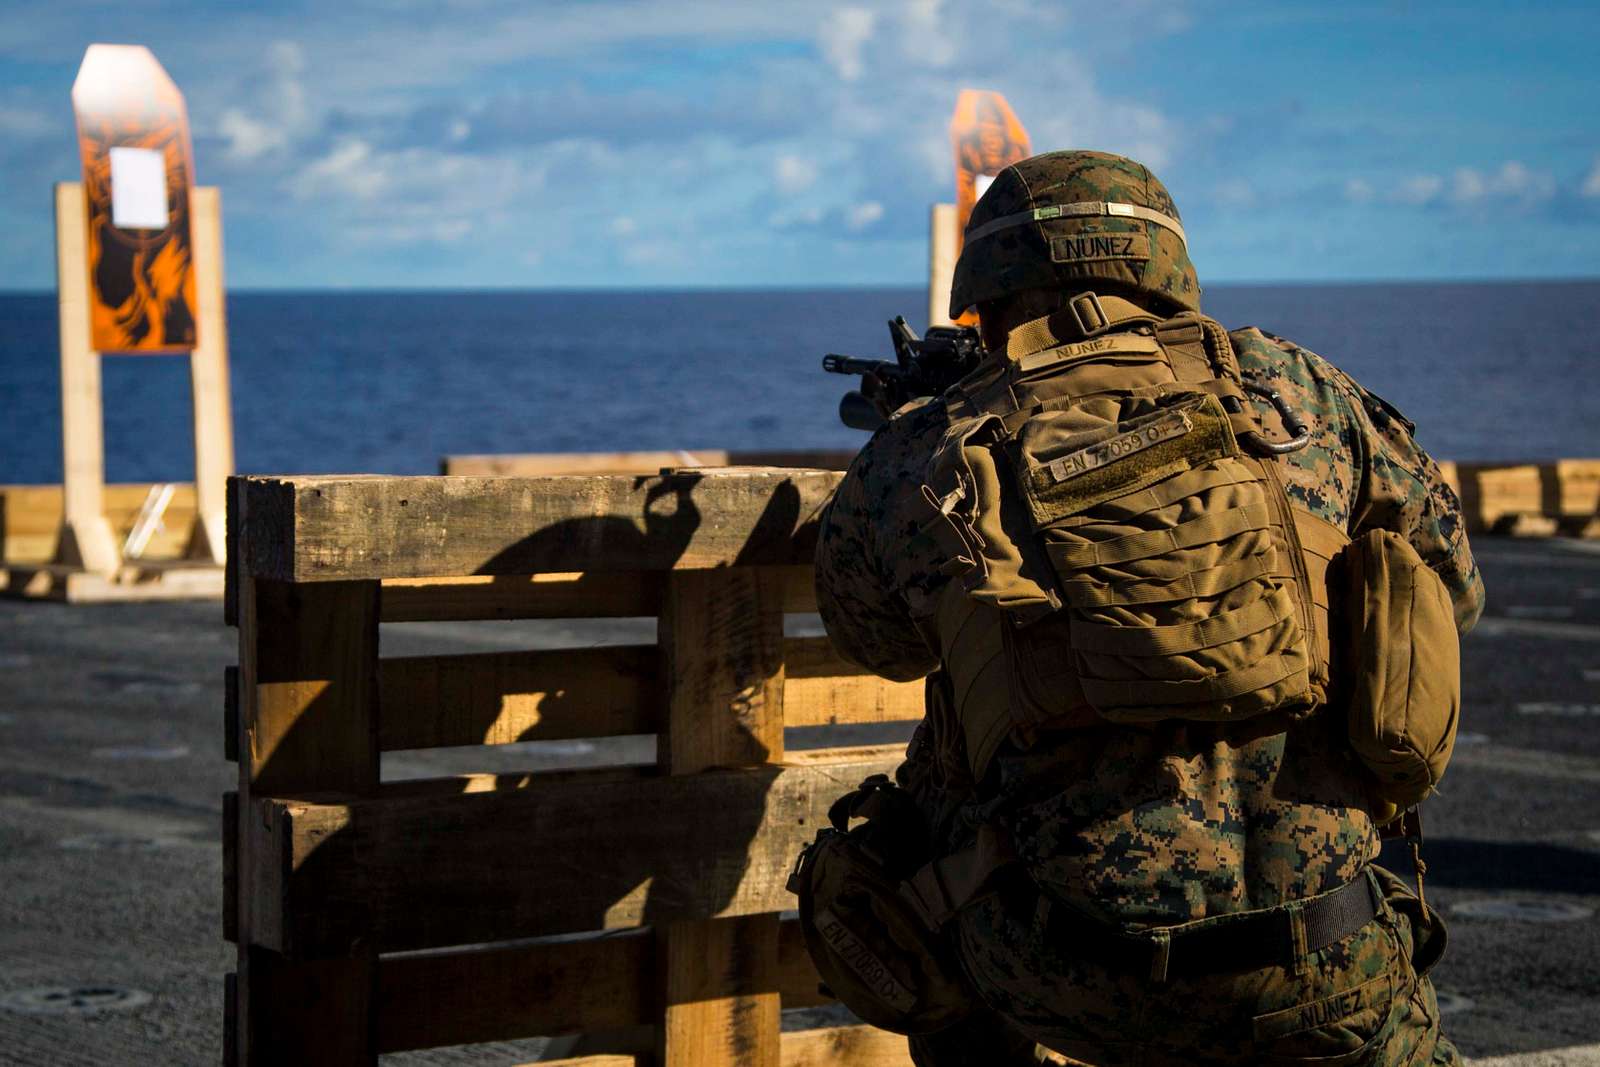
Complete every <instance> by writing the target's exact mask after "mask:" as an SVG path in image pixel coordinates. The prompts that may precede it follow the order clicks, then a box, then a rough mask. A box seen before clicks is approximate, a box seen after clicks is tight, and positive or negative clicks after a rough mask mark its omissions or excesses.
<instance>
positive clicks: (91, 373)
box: [55, 182, 122, 577]
mask: <svg viewBox="0 0 1600 1067" xmlns="http://www.w3.org/2000/svg"><path fill="white" fill-rule="evenodd" d="M55 192H56V297H57V301H58V311H59V315H60V329H61V462H62V478H61V487H62V489H61V491H62V513H61V537H60V540H59V542H58V543H57V546H56V562H58V563H65V564H68V565H70V566H73V567H81V568H82V569H84V570H86V571H92V572H94V573H96V574H102V575H105V576H106V577H110V576H112V575H114V574H115V573H116V572H117V569H118V568H119V567H120V566H121V564H122V556H121V553H120V552H119V551H118V550H117V539H116V536H115V535H114V534H113V533H112V532H111V523H110V522H109V521H108V520H107V519H106V514H105V487H106V484H105V483H106V467H105V437H104V428H103V426H102V422H101V399H100V354H99V353H98V352H95V351H94V350H93V349H91V348H90V347H89V268H88V255H89V237H88V231H87V229H86V227H87V225H88V223H87V219H86V214H85V208H84V201H83V195H84V194H83V184H82V183H81V182H58V183H56V189H55Z"/></svg>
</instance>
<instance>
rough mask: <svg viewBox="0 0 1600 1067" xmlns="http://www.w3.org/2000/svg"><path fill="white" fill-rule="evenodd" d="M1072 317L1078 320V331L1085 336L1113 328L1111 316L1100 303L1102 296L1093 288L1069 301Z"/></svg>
mask: <svg viewBox="0 0 1600 1067" xmlns="http://www.w3.org/2000/svg"><path fill="white" fill-rule="evenodd" d="M1067 307H1068V308H1069V309H1070V310H1071V311H1072V317H1073V318H1074V319H1075V320H1076V321H1077V324H1078V332H1079V333H1081V334H1083V336H1084V337H1093V336H1095V335H1096V334H1102V333H1105V332H1106V331H1107V330H1109V329H1110V328H1111V316H1109V315H1107V314H1106V309H1105V308H1104V307H1102V306H1101V304H1100V297H1099V296H1098V295H1097V294H1096V293H1095V292H1094V291H1093V290H1092V289H1091V290H1090V291H1088V292H1086V293H1079V294H1078V295H1077V296H1075V297H1073V298H1072V299H1071V300H1069V301H1067Z"/></svg>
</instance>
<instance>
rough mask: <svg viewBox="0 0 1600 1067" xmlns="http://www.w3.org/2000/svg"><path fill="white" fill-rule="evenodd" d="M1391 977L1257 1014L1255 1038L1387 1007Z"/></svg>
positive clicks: (1318, 1026) (1329, 1023)
mask: <svg viewBox="0 0 1600 1067" xmlns="http://www.w3.org/2000/svg"><path fill="white" fill-rule="evenodd" d="M1392 985H1393V976H1391V975H1387V974H1385V975H1382V976H1380V977H1378V978H1374V979H1372V981H1370V982H1366V983H1364V984H1362V985H1358V986H1356V987H1355V988H1354V989H1346V990H1342V991H1340V992H1338V993H1334V994H1333V995H1331V996H1326V997H1323V998H1322V999H1321V1000H1313V1001H1310V1002H1308V1003H1305V1004H1296V1005H1295V1006H1294V1007H1292V1008H1284V1009H1283V1010H1282V1011H1275V1012H1271V1013H1269V1014H1266V1015H1257V1016H1256V1018H1255V1036H1256V1040H1257V1041H1268V1040H1271V1039H1272V1038H1275V1037H1285V1036H1287V1035H1289V1034H1297V1033H1300V1032H1302V1031H1305V1030H1321V1029H1323V1028H1324V1027H1328V1026H1333V1025H1335V1024H1336V1023H1342V1022H1344V1021H1346V1020H1348V1019H1352V1018H1354V1017H1355V1016H1357V1015H1359V1014H1361V1013H1362V1012H1364V1011H1375V1010H1377V1009H1380V1008H1386V1007H1387V1006H1388V1004H1389V1000H1390V998H1391V997H1392V996H1393V989H1392Z"/></svg>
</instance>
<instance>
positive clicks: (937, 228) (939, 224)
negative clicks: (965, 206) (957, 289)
mask: <svg viewBox="0 0 1600 1067" xmlns="http://www.w3.org/2000/svg"><path fill="white" fill-rule="evenodd" d="M960 254H961V224H960V222H958V221H957V215H956V206H955V205H954V204H935V205H933V209H932V211H931V212H930V213H929V215H928V325H929V326H949V325H951V322H950V286H951V284H952V283H953V282H954V280H955V273H956V258H957V257H958V256H960Z"/></svg>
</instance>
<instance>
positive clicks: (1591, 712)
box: [1517, 700, 1600, 719]
mask: <svg viewBox="0 0 1600 1067" xmlns="http://www.w3.org/2000/svg"><path fill="white" fill-rule="evenodd" d="M1517 714H1518V715H1549V716H1552V717H1554V718H1558V719H1587V718H1591V717H1600V704H1570V703H1562V702H1561V701H1555V700H1544V701H1533V702H1531V703H1527V704H1518V705H1517Z"/></svg>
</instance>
